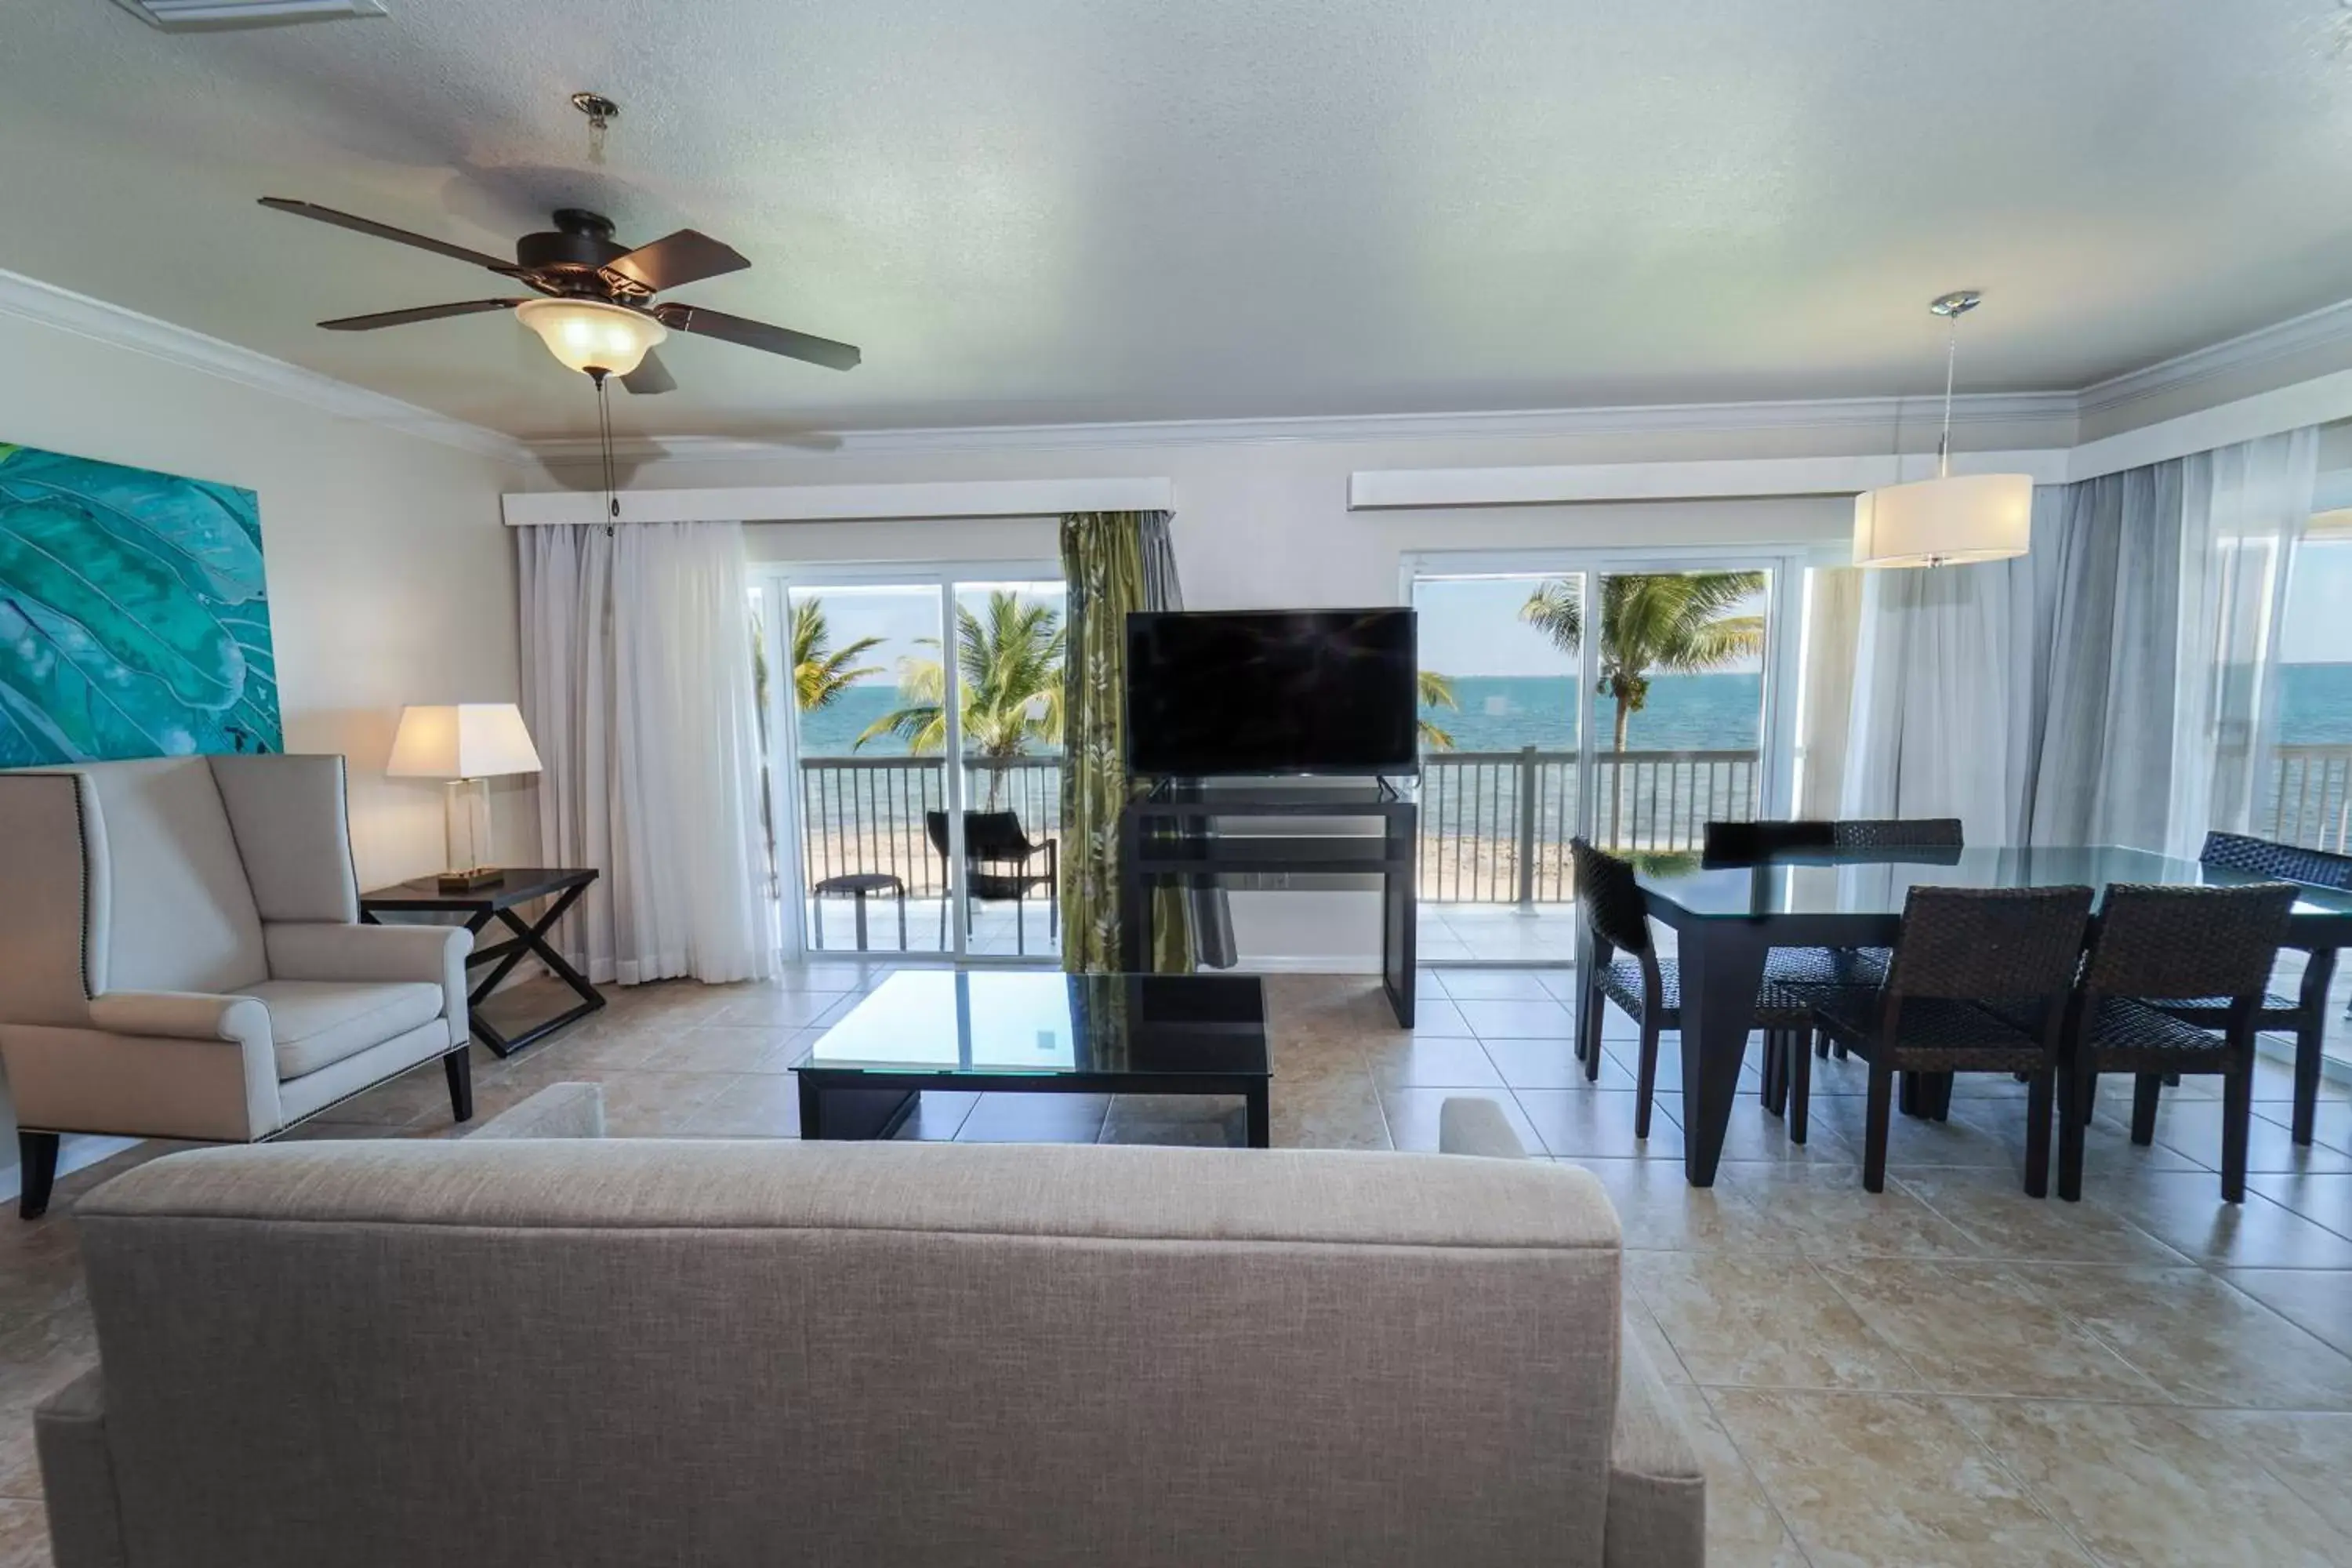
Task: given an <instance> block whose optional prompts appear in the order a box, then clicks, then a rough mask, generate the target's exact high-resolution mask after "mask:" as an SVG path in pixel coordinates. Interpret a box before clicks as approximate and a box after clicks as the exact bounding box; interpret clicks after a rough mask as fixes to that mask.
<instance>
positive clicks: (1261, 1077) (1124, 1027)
mask: <svg viewBox="0 0 2352 1568" xmlns="http://www.w3.org/2000/svg"><path fill="white" fill-rule="evenodd" d="M793 1071H794V1072H796V1073H797V1074H798V1075H799V1077H800V1092H801V1136H802V1137H803V1138H819V1139H873V1138H887V1137H890V1136H891V1135H892V1134H893V1133H895V1132H897V1131H898V1128H899V1126H900V1124H901V1123H903V1122H904V1121H906V1120H907V1118H908V1115H909V1114H910V1113H911V1112H912V1111H913V1110H914V1109H915V1105H916V1102H917V1100H918V1099H919V1096H920V1095H921V1092H922V1091H923V1090H924V1089H962V1090H965V1091H971V1090H974V1089H978V1090H982V1091H985V1090H989V1089H998V1090H1005V1089H1013V1090H1019V1091H1021V1092H1024V1093H1029V1094H1037V1093H1049V1094H1050V1093H1062V1094H1105V1093H1108V1094H1217V1095H1239V1096H1240V1097H1241V1098H1242V1099H1243V1100H1244V1101H1246V1102H1247V1105H1248V1108H1249V1110H1248V1120H1249V1144H1250V1147H1251V1148H1253V1149H1263V1148H1265V1147H1266V1146H1267V1143H1268V1142H1269V1126H1268V1112H1267V1104H1266V1094H1267V1089H1268V1086H1269V1080H1270V1079H1271V1077H1272V1072H1271V1068H1270V1067H1269V1065H1268V1057H1267V1051H1266V1040H1265V986H1264V985H1263V984H1261V983H1260V982H1259V981H1258V979H1257V977H1256V976H1255V975H1229V974H1061V973H1045V972H1040V971H1036V970H1007V971H1003V972H1001V973H992V972H989V971H967V972H958V971H954V970H946V969H902V970H900V971H898V973H895V974H893V975H891V976H890V977H889V978H888V979H887V980H885V981H884V982H883V983H882V984H880V985H878V986H876V987H875V989H874V991H873V993H872V994H869V995H868V996H866V999H865V1000H864V1001H862V1002H860V1003H858V1005H856V1007H854V1008H852V1009H851V1010H850V1012H849V1014H848V1015H847V1016H845V1017H844V1018H843V1019H842V1020H841V1021H840V1022H839V1023H837V1024H835V1025H834V1026H832V1027H831V1028H829V1029H827V1030H826V1031H825V1032H824V1035H823V1036H822V1037H819V1038H818V1040H817V1042H816V1044H815V1046H814V1047H813V1048H812V1049H811V1050H810V1051H809V1053H808V1055H806V1056H804V1057H803V1058H801V1059H800V1060H799V1061H798V1062H797V1063H795V1064H794V1065H793Z"/></svg>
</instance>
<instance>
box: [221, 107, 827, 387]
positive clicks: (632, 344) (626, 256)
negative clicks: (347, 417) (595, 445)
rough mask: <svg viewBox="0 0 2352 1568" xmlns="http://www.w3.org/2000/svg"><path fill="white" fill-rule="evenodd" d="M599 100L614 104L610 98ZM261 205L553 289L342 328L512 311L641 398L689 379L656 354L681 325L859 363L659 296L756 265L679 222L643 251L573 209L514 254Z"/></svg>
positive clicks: (789, 354)
mask: <svg viewBox="0 0 2352 1568" xmlns="http://www.w3.org/2000/svg"><path fill="white" fill-rule="evenodd" d="M596 101H597V102H599V103H604V104H607V105H609V103H610V100H596ZM583 112H586V110H583ZM615 112H617V110H615ZM261 205H263V206H266V207H268V208H270V209H271V210H273V211H276V212H282V213H290V214H292V215H293V216H296V217H306V218H309V219H310V220H311V221H312V222H314V223H324V224H331V225H333V226H335V227H337V228H347V229H350V230H352V232H353V233H355V234H364V235H368V236H370V237H373V238H376V239H388V240H391V241H393V242H394V244H396V245H405V246H408V247H412V248H414V249H417V250H427V251H431V252H432V253H433V254H435V255H436V256H446V257H447V258H450V259H451V260H453V261H464V262H469V263H471V264H472V265H474V266H476V267H479V268H484V269H485V270H487V271H490V272H495V273H497V274H498V275H499V277H501V278H505V279H511V280H512V281H513V282H515V283H519V284H520V285H522V286H523V287H524V288H526V289H530V290H531V291H532V293H533V294H536V295H539V296H541V298H537V299H500V300H461V301H458V302H457V303H455V304H448V305H419V306H414V307H411V308H409V309H406V310H379V311H376V312H373V314H369V315H363V316H342V317H338V318H337V319H336V320H334V321H321V322H320V323H319V324H320V326H322V327H325V328H328V329H330V330H331V331H341V332H369V331H376V330H378V329H379V328H383V327H402V326H409V325H412V324H414V323H415V322H419V321H442V320H445V319H446V318H448V317H451V316H472V315H481V314H487V313H489V312H492V311H499V310H512V311H513V312H514V313H515V315H516V316H518V317H519V318H520V319H521V321H522V322H523V324H524V325H525V326H527V327H529V328H530V330H531V331H534V332H536V333H538V334H539V338H540V341H541V342H544V343H545V344H546V345H547V347H548V351H549V352H550V353H552V354H553V355H554V356H555V357H556V358H557V359H558V360H559V361H561V362H562V363H563V364H565V365H566V366H568V367H570V368H571V369H572V370H576V371H581V372H583V373H588V374H595V373H598V372H602V373H604V374H608V375H617V376H619V377H621V384H622V385H623V386H625V387H626V388H627V389H628V390H629V391H630V392H632V393H635V394H636V395H639V396H646V395H651V394H655V393H662V392H668V391H670V390H671V389H673V388H674V387H676V386H677V383H676V382H675V381H673V380H671V379H670V374H669V371H668V369H667V367H666V366H664V365H663V364H662V363H661V361H660V360H659V359H657V358H655V357H654V356H653V352H652V351H653V347H654V345H655V344H656V343H658V342H662V341H663V340H665V339H667V337H668V336H669V334H670V333H672V332H685V333H688V334H689V335H691V336H694V337H703V338H718V339H720V340H721V341H723V342H730V343H739V344H740V345H742V346H743V347H745V348H752V349H758V350H760V351H761V352H762V353H772V354H782V355H783V356H784V357H785V358H787V359H796V360H801V361H803V362H805V363H809V364H816V365H823V366H824V367H825V368H826V369H828V370H848V369H850V368H851V367H853V366H854V365H856V363H858V360H859V358H860V357H861V356H860V355H859V353H858V351H857V350H856V347H854V346H853V345H851V344H849V343H841V342H834V341H833V340H832V339H830V338H820V337H814V336H812V335H811V334H809V333H807V332H796V331H792V330H791V329H789V328H786V327H773V326H770V325H769V324H768V323H767V322H765V321H747V320H745V319H744V318H743V317H741V316H730V315H728V314H727V313H726V312H724V311H722V310H707V309H705V308H704V307H702V306H699V305H689V304H687V303H685V302H684V301H682V300H656V299H655V296H656V295H657V294H660V293H662V292H663V291H665V290H667V289H675V288H677V287H679V286H681V285H683V284H688V283H696V282H699V281H701V280H702V279H706V278H716V277H718V276H719V275H720V274H722V273H727V272H739V271H741V270H742V269H743V268H747V267H749V266H751V261H750V259H749V258H746V257H744V256H743V255H742V254H741V253H740V252H739V251H737V250H736V249H735V248H734V247H732V246H730V245H726V244H723V243H721V242H720V241H719V240H716V239H713V238H711V237H709V235H707V234H701V233H698V232H697V231H695V230H693V229H690V228H682V229H679V230H677V232H676V233H674V234H668V235H665V236H663V237H661V238H659V239H656V240H655V241H653V242H652V243H651V244H648V245H640V246H637V247H635V248H634V249H633V248H631V247H627V246H625V245H622V244H620V243H619V242H618V241H616V240H615V239H614V237H613V222H612V220H611V219H610V218H608V217H605V216H604V215H603V214H601V213H593V212H589V211H586V210H585V209H583V208H579V207H564V208H562V209H561V210H559V211H558V212H557V213H556V214H555V226H554V227H553V228H551V229H548V230H544V231H542V232H540V233H537V234H527V235H524V236H523V237H521V238H520V239H519V240H517V241H516V242H515V255H514V259H513V260H512V261H509V260H506V259H504V258H500V257H496V256H492V255H490V254H489V253H488V252H487V251H480V250H473V249H469V248H467V247H465V246H462V245H452V244H450V243H449V242H448V241H446V240H441V239H435V238H433V237H431V236H429V235H422V234H415V233H412V232H411V231H409V230H407V229H404V228H395V227H394V226H392V225H390V224H385V223H378V222H376V221H375V220H374V219H373V218H366V217H361V216H357V215H356V214H353V213H347V212H341V211H338V210H337V209H335V208H333V207H325V206H320V205H318V204H317V203H315V202H305V201H297V200H294V199H292V198H290V197H286V196H264V197H262V198H261ZM599 379H600V380H601V379H602V377H601V376H600V377H599Z"/></svg>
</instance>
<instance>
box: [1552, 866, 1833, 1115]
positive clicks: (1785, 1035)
mask: <svg viewBox="0 0 2352 1568" xmlns="http://www.w3.org/2000/svg"><path fill="white" fill-rule="evenodd" d="M1568 848H1569V854H1570V858H1572V859H1573V861H1574V863H1575V871H1576V906H1577V910H1578V912H1579V914H1580V916H1581V917H1582V919H1583V921H1584V924H1585V930H1586V931H1587V933H1588V934H1589V936H1590V938H1591V947H1592V963H1591V965H1590V966H1589V971H1588V972H1587V973H1582V974H1580V976H1579V978H1578V983H1577V996H1578V1004H1577V1010H1576V1054H1577V1058H1578V1059H1579V1060H1580V1061H1582V1062H1583V1063H1584V1076H1585V1077H1586V1078H1587V1079H1597V1078H1599V1077H1600V1076H1601V1014H1602V1011H1603V1008H1604V1006H1605V1005H1606V1004H1608V1003H1611V1002H1614V1003H1616V1004H1617V1005H1618V1006H1619V1007H1620V1008H1621V1009H1622V1010H1623V1012H1624V1013H1625V1014H1626V1016H1629V1017H1631V1018H1632V1019H1633V1022H1634V1023H1636V1024H1638V1025H1640V1026H1641V1029H1642V1044H1641V1055H1640V1057H1639V1059H1638V1061H1637V1064H1636V1067H1635V1071H1634V1089H1635V1094H1634V1100H1633V1136H1634V1137H1636V1138H1647V1137H1648V1136H1649V1135H1650V1102H1651V1100H1652V1099H1653V1098H1654V1095H1655V1092H1656V1089H1657V1083H1658V1036H1659V1033H1660V1032H1661V1031H1663V1030H1666V1029H1679V1028H1681V1027H1682V1008H1683V996H1682V976H1681V973H1680V972H1679V971H1678V969H1677V968H1676V966H1675V961H1674V960H1673V959H1671V958H1660V957H1659V956H1658V950H1657V947H1656V945H1655V944H1654V942H1652V941H1651V940H1650V904H1649V899H1648V896H1647V895H1645V894H1644V893H1643V891H1642V885H1641V883H1640V882H1639V881H1637V880H1635V879H1634V876H1633V866H1632V865H1631V864H1630V863H1628V862H1626V861H1623V860H1620V859H1619V858H1617V857H1615V856H1614V855H1612V854H1609V853H1608V852H1606V851H1605V850H1601V849H1596V848H1594V847H1592V845H1591V844H1590V843H1588V842H1586V841H1585V840H1584V839H1582V838H1571V839H1570V840H1569V841H1568ZM1771 956H1772V958H1773V959H1778V958H1779V957H1780V955H1779V954H1778V953H1774V954H1773V955H1771ZM1756 1022H1757V1025H1758V1026H1759V1027H1760V1028H1762V1029H1763V1030H1764V1031H1765V1037H1766V1039H1767V1041H1768V1042H1771V1043H1769V1044H1768V1045H1767V1047H1766V1050H1767V1054H1768V1060H1769V1058H1770V1056H1771V1055H1773V1054H1778V1055H1781V1056H1785V1055H1786V1054H1787V1053H1788V1051H1789V1050H1790V1049H1795V1050H1800V1051H1801V1050H1802V1049H1804V1047H1805V1039H1804V1037H1805V1035H1806V1034H1807V1032H1808V1031H1810V1030H1811V1026H1812V1006H1811V1003H1810V1002H1808V1001H1806V1000H1805V999H1804V998H1803V997H1801V996H1800V995H1797V994H1794V993H1793V992H1791V991H1790V990H1789V989H1787V988H1785V987H1783V986H1782V985H1781V984H1780V983H1779V981H1778V980H1777V978H1776V976H1775V971H1774V969H1773V966H1772V963H1770V962H1768V963H1766V965H1765V972H1764V984H1763V988H1762V990H1761V991H1760V992H1759V994H1758V996H1757V1000H1756Z"/></svg>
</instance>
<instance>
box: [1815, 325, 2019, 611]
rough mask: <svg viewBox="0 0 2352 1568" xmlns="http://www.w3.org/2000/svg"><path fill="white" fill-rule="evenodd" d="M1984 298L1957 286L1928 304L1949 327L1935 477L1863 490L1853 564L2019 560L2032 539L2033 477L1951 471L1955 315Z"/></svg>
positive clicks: (1856, 514)
mask: <svg viewBox="0 0 2352 1568" xmlns="http://www.w3.org/2000/svg"><path fill="white" fill-rule="evenodd" d="M1983 301H1984V296H1983V295H1982V294H1979V293H1978V292H1977V291H1976V290H1975V289H1959V290H1958V291H1956V292H1954V293H1950V294H1945V295H1941V296H1939V297H1938V298H1937V299H1936V300H1934V301H1933V302H1932V303H1930V304H1929V305H1928V307H1927V309H1928V310H1932V311H1934V312H1935V313H1936V314H1937V315H1938V316H1941V317H1943V318H1944V320H1945V321H1948V322H1949V323H1950V324H1951V336H1950V339H1949V341H1948V342H1947V344H1946V346H1945V350H1944V435H1943V438H1942V439H1941V440H1940V441H1938V442H1937V444H1936V477H1935V478H1934V479H1919V480H1916V481H1915V482H1913V483H1911V484H1907V485H1885V486H1882V487H1881V488H1879V489H1874V490H1864V491H1863V492H1862V494H1860V495H1858V496H1856V497H1854V500H1853V563H1854V564H1855V565H1857V566H1958V565H1964V564H1967V563H1970V562H1977V561H2005V560H2007V559H2009V558H2010V557H2011V556H2014V555H2022V554H2024V553H2025V552H2026V551H2027V549H2028V548H2029V547H2031V545H2032V537H2033V476H2032V475H2031V474H1960V475H1957V476H1956V475H1954V474H1953V472H1952V373H1953V370H1954V368H1955V366H1956V365H1957V363H1958V358H1959V351H1960V318H1961V317H1962V316H1964V315H1966V314H1968V313H1969V311H1970V310H1975V309H1976V308H1977V306H1979V304H1981V303H1983Z"/></svg>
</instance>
